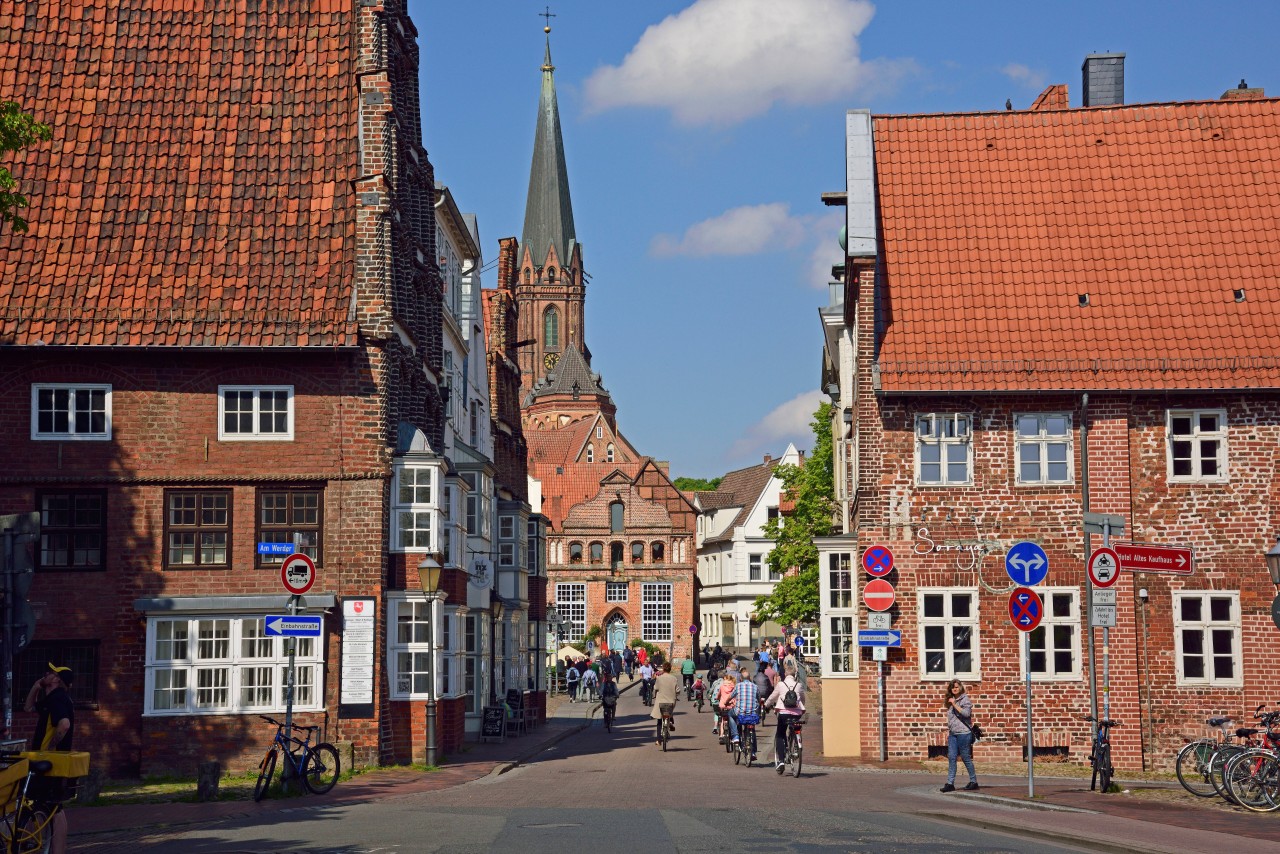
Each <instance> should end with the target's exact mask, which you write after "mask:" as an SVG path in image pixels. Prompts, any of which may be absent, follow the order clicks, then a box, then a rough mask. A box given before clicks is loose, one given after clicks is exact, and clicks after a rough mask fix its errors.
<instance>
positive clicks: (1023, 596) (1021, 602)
mask: <svg viewBox="0 0 1280 854" xmlns="http://www.w3.org/2000/svg"><path fill="white" fill-rule="evenodd" d="M1042 619H1044V601H1043V600H1042V599H1041V598H1040V594H1039V593H1037V592H1035V591H1034V590H1031V589H1029V588H1026V587H1019V588H1018V589H1017V590H1014V591H1013V592H1012V593H1010V594H1009V620H1010V621H1011V622H1012V623H1013V627H1014V628H1015V629H1017V630H1018V631H1020V632H1029V631H1031V630H1032V629H1034V628H1035V627H1036V626H1038V625H1040V621H1041V620H1042Z"/></svg>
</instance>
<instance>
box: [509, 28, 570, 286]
mask: <svg viewBox="0 0 1280 854" xmlns="http://www.w3.org/2000/svg"><path fill="white" fill-rule="evenodd" d="M545 31H546V32H547V33H550V32H551V28H550V26H548V27H546V28H545ZM555 70H556V68H555V66H554V65H552V64H551V37H550V35H548V36H547V50H546V54H545V57H544V59H543V60H542V93H541V96H540V97H539V99H538V128H537V131H536V132H535V136H534V140H533V166H532V168H531V169H530V170H529V198H528V200H527V201H526V202H525V207H524V232H523V233H522V235H521V237H520V245H521V247H522V249H523V251H527V252H528V253H529V254H530V256H531V258H532V261H533V263H534V264H535V265H538V266H541V265H542V264H543V262H544V261H545V260H546V257H547V250H548V249H550V248H551V247H552V246H554V247H555V249H556V256H557V257H558V258H559V260H560V263H561V264H563V265H567V264H568V263H569V260H570V254H571V253H572V251H573V243H574V242H575V240H576V239H577V235H576V234H575V233H574V230H573V204H572V202H570V200H569V172H568V169H566V167H565V163H564V139H563V138H562V137H561V135H560V109H559V107H558V106H557V105H556V81H555Z"/></svg>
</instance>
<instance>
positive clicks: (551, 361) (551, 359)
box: [542, 353, 560, 371]
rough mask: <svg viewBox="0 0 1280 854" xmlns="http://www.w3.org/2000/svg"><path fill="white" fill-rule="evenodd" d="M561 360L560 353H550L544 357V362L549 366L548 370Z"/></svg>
mask: <svg viewBox="0 0 1280 854" xmlns="http://www.w3.org/2000/svg"><path fill="white" fill-rule="evenodd" d="M558 361H560V354H559V353H548V354H547V355H545V356H543V357H542V364H544V365H546V366H547V370H548V371H549V370H551V369H552V368H554V367H555V366H556V362H558Z"/></svg>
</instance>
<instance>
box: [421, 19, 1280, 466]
mask: <svg viewBox="0 0 1280 854" xmlns="http://www.w3.org/2000/svg"><path fill="white" fill-rule="evenodd" d="M545 5H546V3H545V2H536V3H535V2H520V0H482V1H481V0H473V2H456V0H454V2H443V0H409V12H410V15H411V16H412V18H413V21H414V23H415V24H416V26H417V27H418V31H419V44H420V46H421V49H422V64H421V87H422V100H423V137H424V142H425V144H426V147H427V150H428V152H429V153H430V156H431V161H432V163H433V164H434V165H435V169H436V175H437V178H438V179H439V180H440V181H442V182H444V183H445V184H447V185H448V186H449V187H450V189H451V190H452V191H453V194H454V197H455V199H457V201H458V204H459V205H460V206H461V207H462V208H463V210H466V211H469V212H474V213H476V214H477V216H478V217H479V222H480V235H481V240H482V244H483V248H484V253H485V257H486V259H487V260H492V259H493V258H494V257H496V254H497V241H498V239H499V238H501V237H508V236H516V237H518V236H519V234H520V230H521V227H522V225H523V221H524V220H523V217H524V203H525V194H526V192H527V188H528V187H527V185H528V179H529V162H530V158H531V156H532V150H533V132H534V124H535V120H536V107H537V99H538V86H539V80H540V73H539V66H540V65H541V63H542V52H543V33H542V26H543V19H542V18H541V17H539V15H538V13H539V12H541V11H542V10H543V8H544V6H545ZM551 11H552V12H553V13H555V14H556V17H555V18H552V19H551V25H552V33H551V51H552V59H553V62H554V64H555V66H556V87H557V93H558V96H559V103H560V118H561V123H562V126H563V131H564V137H565V151H566V159H567V162H568V168H569V182H570V190H571V192H572V197H573V209H574V219H575V223H576V227H577V233H578V240H579V241H580V242H581V243H582V244H583V254H584V260H585V265H586V270H587V272H588V274H589V275H590V276H591V283H590V285H589V287H588V292H587V320H586V340H587V343H588V345H589V346H590V347H591V350H592V354H593V365H594V367H595V369H596V370H597V371H599V372H600V373H601V374H602V376H603V380H604V384H605V386H606V387H607V388H608V389H609V390H610V392H611V393H612V395H613V397H614V400H615V402H616V403H617V404H618V422H619V426H620V427H621V429H622V431H623V433H624V434H625V435H627V437H628V438H629V439H630V440H631V441H632V443H633V444H634V445H635V446H636V447H637V448H638V449H639V450H640V451H641V453H645V454H649V455H652V456H654V457H656V458H658V459H662V460H669V461H670V462H671V472H672V476H676V477H678V476H680V475H689V476H696V477H714V476H716V475H719V474H723V473H724V472H726V471H729V470H732V469H735V468H741V467H743V466H746V465H751V464H754V463H757V462H759V461H760V460H761V458H762V455H763V454H765V453H772V454H773V455H774V456H778V455H780V454H781V453H782V451H783V449H784V448H785V447H786V445H787V443H788V442H789V441H794V442H795V443H796V444H797V446H798V447H801V448H807V447H809V446H810V445H811V444H812V434H811V433H810V431H809V428H808V423H809V420H810V417H811V414H812V412H813V410H814V409H816V407H817V404H818V403H819V402H820V401H821V400H822V397H821V395H819V393H818V391H817V386H818V381H819V369H820V364H821V361H820V360H821V335H820V327H819V324H818V308H819V307H820V306H821V305H823V304H825V302H826V289H825V282H826V280H827V278H828V276H829V269H830V265H831V264H832V263H835V262H837V261H838V260H839V255H840V253H839V248H838V246H837V243H836V235H837V232H838V230H839V228H840V224H841V218H840V214H838V213H836V212H835V210H834V209H829V208H824V207H823V206H822V204H821V202H820V201H819V195H820V194H821V193H822V192H825V191H833V190H843V189H844V159H843V157H844V138H843V133H844V113H845V111H846V110H847V109H853V108H870V109H872V110H873V111H875V112H879V113H917V112H943V111H974V110H996V109H1002V108H1003V107H1004V102H1005V99H1006V98H1008V99H1011V100H1012V101H1013V104H1014V107H1015V108H1016V109H1025V108H1026V107H1027V106H1029V105H1030V103H1031V101H1032V100H1033V99H1034V98H1035V96H1036V95H1037V94H1038V93H1039V92H1040V91H1041V90H1042V89H1043V88H1044V87H1045V86H1046V85H1048V84H1051V83H1067V84H1069V86H1070V92H1071V103H1072V105H1073V106H1076V105H1078V104H1079V102H1080V64H1081V62H1082V61H1083V59H1084V57H1085V55H1086V54H1088V53H1095V52H1124V53H1126V54H1127V57H1126V61H1125V63H1126V64H1125V100H1126V102H1128V103H1143V102H1154V101H1181V100H1202V99H1211V98H1216V97H1218V96H1219V95H1221V94H1222V92H1223V91H1224V90H1226V89H1228V88H1231V87H1234V86H1235V85H1236V84H1238V83H1239V81H1240V79H1241V78H1244V79H1246V80H1247V81H1248V83H1249V85H1250V86H1260V87H1264V88H1266V89H1267V90H1268V94H1270V95H1280V52H1277V51H1276V49H1275V34H1276V33H1277V32H1280V3H1271V2H1237V3H1230V4H1205V3H1190V2H1170V1H1169V0H1166V1H1165V2H1160V3H1155V2H1151V3H1148V2H1129V3H1122V2H1116V0H1111V2H1084V0H1077V2H1072V3H1055V4H1049V3H1037V2H1027V0H1022V2H981V3H977V2H974V3H963V2H957V1H956V0H952V2H924V0H921V1H920V2H906V0H898V2H879V3H870V2H863V0H697V2H667V0H644V2H633V3H617V2H601V0H561V2H559V3H555V4H552V6H551ZM494 281H495V280H494V277H493V275H492V273H490V274H488V275H487V276H486V278H485V284H486V286H489V287H492V286H493V284H494Z"/></svg>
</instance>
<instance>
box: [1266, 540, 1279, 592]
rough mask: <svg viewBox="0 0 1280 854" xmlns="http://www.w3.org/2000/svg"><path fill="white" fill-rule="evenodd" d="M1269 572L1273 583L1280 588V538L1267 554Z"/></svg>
mask: <svg viewBox="0 0 1280 854" xmlns="http://www.w3.org/2000/svg"><path fill="white" fill-rule="evenodd" d="M1267 572H1269V573H1271V583H1272V584H1274V585H1275V586H1276V587H1277V588H1280V536H1278V537H1276V544H1275V545H1274V546H1272V547H1271V549H1270V550H1269V551H1268V552H1267Z"/></svg>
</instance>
